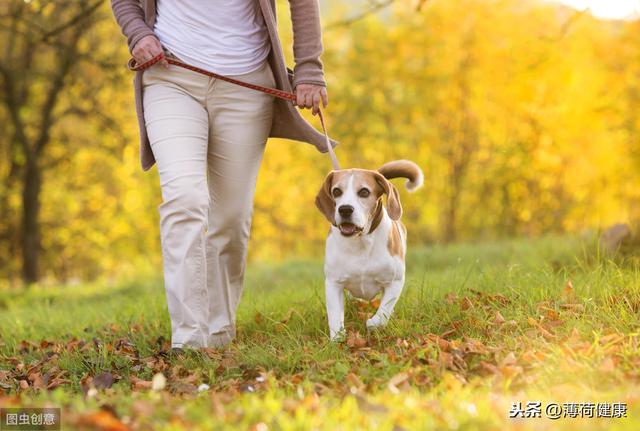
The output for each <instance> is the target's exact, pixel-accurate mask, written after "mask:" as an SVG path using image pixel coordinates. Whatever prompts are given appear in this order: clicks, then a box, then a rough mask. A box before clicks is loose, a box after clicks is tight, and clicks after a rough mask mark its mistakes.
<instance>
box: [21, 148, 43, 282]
mask: <svg viewBox="0 0 640 431" xmlns="http://www.w3.org/2000/svg"><path fill="white" fill-rule="evenodd" d="M41 189H42V172H41V170H40V167H39V166H38V164H37V162H35V161H34V160H28V161H27V163H26V165H25V171H24V189H23V191H22V208H23V210H22V211H23V213H22V232H21V236H22V237H21V241H20V242H21V244H22V279H23V281H24V282H25V284H26V285H29V284H30V283H35V282H37V281H38V278H39V273H38V263H39V262H38V260H39V258H40V224H39V223H38V219H39V216H40V190H41Z"/></svg>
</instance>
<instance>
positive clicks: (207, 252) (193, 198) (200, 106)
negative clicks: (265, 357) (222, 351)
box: [142, 62, 274, 347]
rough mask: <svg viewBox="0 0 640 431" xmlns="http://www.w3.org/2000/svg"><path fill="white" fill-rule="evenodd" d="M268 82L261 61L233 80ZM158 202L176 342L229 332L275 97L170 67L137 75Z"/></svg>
mask: <svg viewBox="0 0 640 431" xmlns="http://www.w3.org/2000/svg"><path fill="white" fill-rule="evenodd" d="M235 78H237V79H241V80H243V81H246V82H250V83H254V84H258V85H263V86H269V87H273V86H274V78H273V74H272V72H271V68H270V66H269V64H268V63H267V62H265V63H264V64H263V66H262V67H260V68H259V69H258V70H256V71H254V72H250V73H247V74H243V75H238V76H235ZM142 83H143V88H144V90H143V91H144V96H143V106H144V113H145V115H144V116H145V123H146V127H147V132H148V134H149V141H150V143H151V148H152V150H153V155H154V156H155V158H156V162H157V166H158V173H159V175H160V185H161V189H162V200H163V202H162V204H161V205H160V206H159V207H158V210H159V213H160V237H161V242H162V256H163V265H164V281H165V289H166V293H167V304H168V307H169V314H170V315H171V329H172V336H171V344H172V346H173V347H183V346H190V347H220V346H224V345H226V344H228V343H229V342H231V340H232V339H233V338H234V337H235V333H236V329H235V328H236V326H235V318H236V309H237V306H238V302H239V300H240V295H241V293H242V283H243V277H244V270H245V261H246V255H247V242H248V240H249V230H250V227H251V216H252V212H253V194H254V191H255V184H256V177H257V175H258V169H259V167H260V162H261V161H262V155H263V152H264V147H265V143H266V140H267V137H268V134H269V130H270V128H271V119H272V115H273V97H272V96H269V95H267V94H264V93H261V92H258V91H255V90H251V89H248V88H243V87H240V86H237V85H234V84H230V83H228V82H225V81H221V80H216V79H213V78H209V77H207V76H204V75H201V74H198V73H196V72H193V71H190V70H186V69H183V68H180V67H178V66H173V65H171V66H170V67H169V69H166V68H164V67H163V66H161V65H155V66H153V67H151V68H150V69H147V70H146V71H145V72H144V74H143V78H142Z"/></svg>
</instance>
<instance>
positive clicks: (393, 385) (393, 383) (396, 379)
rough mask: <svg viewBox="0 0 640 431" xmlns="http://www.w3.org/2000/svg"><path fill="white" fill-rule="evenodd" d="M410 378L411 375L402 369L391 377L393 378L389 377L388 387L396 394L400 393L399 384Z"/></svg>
mask: <svg viewBox="0 0 640 431" xmlns="http://www.w3.org/2000/svg"><path fill="white" fill-rule="evenodd" d="M408 378H409V375H408V374H407V373H406V372H404V371H402V372H400V373H398V374H396V375H395V376H393V377H391V379H389V382H388V383H387V388H389V390H390V391H391V392H393V393H394V394H398V393H400V390H399V389H398V385H399V384H401V383H403V382H405V381H407V379H408Z"/></svg>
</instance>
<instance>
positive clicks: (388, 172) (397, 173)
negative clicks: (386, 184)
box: [378, 160, 424, 192]
mask: <svg viewBox="0 0 640 431" xmlns="http://www.w3.org/2000/svg"><path fill="white" fill-rule="evenodd" d="M378 172H380V173H381V174H382V176H384V177H385V178H386V179H388V180H390V179H392V178H407V182H406V183H405V187H406V188H407V190H408V191H410V192H415V191H416V190H418V189H419V188H420V186H421V185H422V183H423V182H424V175H423V174H422V169H420V167H419V166H418V165H416V164H415V163H413V162H412V161H410V160H394V161H393V162H388V163H385V164H384V165H382V166H381V167H380V168H379V169H378Z"/></svg>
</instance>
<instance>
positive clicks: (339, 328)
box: [325, 279, 344, 340]
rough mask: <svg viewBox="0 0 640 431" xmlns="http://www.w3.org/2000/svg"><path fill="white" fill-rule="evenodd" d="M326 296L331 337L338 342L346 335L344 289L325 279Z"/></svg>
mask: <svg viewBox="0 0 640 431" xmlns="http://www.w3.org/2000/svg"><path fill="white" fill-rule="evenodd" d="M325 295H326V300H327V319H328V320H329V335H330V337H331V339H332V340H337V339H339V338H340V337H341V336H342V335H343V333H344V288H343V287H342V286H341V285H340V284H338V283H335V282H333V281H330V280H328V279H325Z"/></svg>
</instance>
